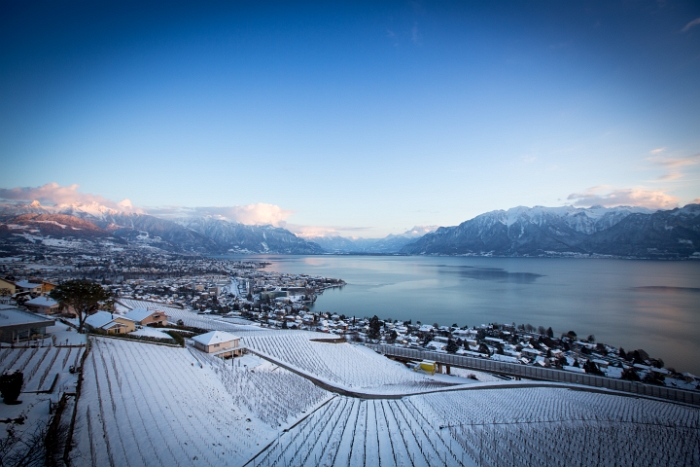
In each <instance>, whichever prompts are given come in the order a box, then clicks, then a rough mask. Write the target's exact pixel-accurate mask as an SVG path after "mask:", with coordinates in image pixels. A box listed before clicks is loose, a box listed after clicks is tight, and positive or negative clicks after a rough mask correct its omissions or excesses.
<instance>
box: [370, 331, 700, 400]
mask: <svg viewBox="0 0 700 467" xmlns="http://www.w3.org/2000/svg"><path fill="white" fill-rule="evenodd" d="M365 345H366V346H367V347H369V348H371V349H374V350H375V351H377V352H379V353H382V354H384V355H389V356H392V357H400V358H409V359H412V360H433V361H435V362H438V363H441V364H445V365H453V366H456V367H461V368H469V369H473V370H481V371H487V372H490V373H498V374H504V375H510V376H518V377H521V378H528V379H538V380H545V381H555V382H559V383H570V384H583V385H586V386H593V387H597V388H605V389H612V390H615V391H624V392H629V393H633V394H639V395H643V396H650V397H658V398H661V399H668V400H671V401H677V402H683V403H686V404H692V405H700V392H693V391H686V390H683V389H675V388H669V387H665V386H654V385H651V384H643V383H638V382H634V381H627V380H622V379H614V378H606V377H604V376H595V375H589V374H585V373H572V372H568V371H563V370H553V369H551V368H538V367H534V366H527V365H520V364H515V363H505V362H497V361H493V360H486V359H483V358H474V357H464V356H462V355H455V354H446V353H442V352H432V351H429V350H419V349H409V348H405V347H397V346H394V345H387V344H365Z"/></svg>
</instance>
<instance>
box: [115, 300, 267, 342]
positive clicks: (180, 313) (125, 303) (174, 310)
mask: <svg viewBox="0 0 700 467" xmlns="http://www.w3.org/2000/svg"><path fill="white" fill-rule="evenodd" d="M118 304H119V305H121V307H122V308H123V309H125V310H126V312H128V311H129V310H131V309H134V308H146V309H148V310H161V311H164V312H165V314H166V315H167V316H168V321H169V322H171V323H177V321H178V320H182V322H183V323H184V325H185V326H190V327H193V328H200V329H205V330H207V331H227V332H230V333H233V334H236V335H240V332H242V331H259V330H260V329H261V328H260V327H258V326H251V325H246V324H240V323H246V321H245V320H242V319H240V318H238V319H236V320H232V321H236V322H237V323H239V324H236V323H233V322H227V321H225V319H223V318H222V317H220V316H218V315H215V316H207V315H200V314H197V313H196V312H194V311H192V310H188V309H185V310H183V309H181V308H178V307H176V306H172V305H167V304H165V303H153V302H147V301H144V300H134V299H130V298H120V299H119V302H118ZM239 331H240V332H239Z"/></svg>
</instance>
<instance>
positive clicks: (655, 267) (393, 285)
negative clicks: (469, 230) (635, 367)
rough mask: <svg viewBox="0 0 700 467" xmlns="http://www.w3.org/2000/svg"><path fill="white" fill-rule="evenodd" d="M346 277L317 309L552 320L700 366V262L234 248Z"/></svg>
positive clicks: (678, 363) (276, 263) (404, 316)
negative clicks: (274, 251)
mask: <svg viewBox="0 0 700 467" xmlns="http://www.w3.org/2000/svg"><path fill="white" fill-rule="evenodd" d="M227 258H232V259H244V260H264V261H267V262H271V263H272V264H271V265H270V266H268V267H267V269H268V270H272V271H279V272H289V273H299V274H310V275H322V276H326V277H334V278H339V279H343V280H344V281H346V282H347V285H346V286H344V287H343V288H342V289H331V290H327V291H325V292H324V293H323V295H321V296H320V297H319V298H318V300H317V301H316V303H315V305H314V311H324V312H325V311H328V312H333V313H338V314H344V315H347V316H357V317H362V316H373V315H377V316H379V317H380V318H382V319H388V318H391V319H398V320H409V319H410V320H413V322H416V321H421V322H423V323H427V324H433V323H439V324H440V325H451V324H453V323H457V324H458V325H459V326H464V325H468V326H470V327H471V326H478V325H480V324H486V323H493V322H498V323H513V322H515V323H516V324H521V323H522V324H532V325H533V326H535V327H538V326H544V327H545V328H546V327H549V326H551V327H552V329H553V330H554V332H555V334H556V335H559V334H561V333H564V332H567V331H569V330H573V331H575V332H576V333H577V334H578V336H579V337H581V338H586V337H587V336H588V335H589V334H593V335H595V337H596V340H597V341H598V342H603V343H606V344H610V345H613V346H616V347H623V348H624V349H625V350H634V349H640V348H641V349H644V350H646V351H647V352H648V353H649V355H651V356H652V357H656V358H661V359H663V361H664V362H665V363H666V367H667V368H670V367H673V368H675V369H676V370H679V371H682V372H683V371H690V372H691V373H694V374H700V262H698V261H679V262H670V261H669V262H662V261H640V260H615V259H566V258H482V257H421V256H276V255H249V256H243V257H242V256H238V255H236V256H227Z"/></svg>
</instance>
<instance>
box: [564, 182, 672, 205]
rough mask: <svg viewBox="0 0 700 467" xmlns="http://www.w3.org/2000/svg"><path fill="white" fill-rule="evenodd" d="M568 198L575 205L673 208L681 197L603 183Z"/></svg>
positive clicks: (662, 192)
mask: <svg viewBox="0 0 700 467" xmlns="http://www.w3.org/2000/svg"><path fill="white" fill-rule="evenodd" d="M567 200H569V201H573V204H574V206H595V205H600V206H606V207H612V206H642V207H646V208H649V209H671V208H675V207H677V206H678V200H679V198H678V197H676V196H672V195H669V194H668V193H665V192H664V191H663V190H647V189H644V188H614V187H610V186H605V185H601V186H596V187H592V188H589V189H587V190H586V191H584V192H583V193H572V194H570V195H569V196H568V197H567Z"/></svg>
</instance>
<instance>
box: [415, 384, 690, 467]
mask: <svg viewBox="0 0 700 467" xmlns="http://www.w3.org/2000/svg"><path fill="white" fill-rule="evenodd" d="M409 401H410V402H411V403H412V404H413V405H414V406H415V407H416V408H417V410H419V411H421V412H423V413H428V412H429V411H432V413H433V414H434V415H430V416H427V419H428V420H430V421H431V425H432V428H433V429H436V430H439V431H444V432H449V433H450V436H452V438H453V439H454V441H455V442H457V443H458V444H460V445H461V446H462V447H463V448H464V449H465V450H466V451H467V452H468V453H469V455H470V456H471V457H472V458H473V459H474V460H475V461H477V463H478V464H479V465H484V466H498V465H567V466H568V465H582V466H587V465H610V466H613V465H617V466H627V465H630V466H631V465H661V466H670V465H677V466H682V465H698V464H699V463H700V410H698V409H696V408H690V407H685V406H681V405H677V404H670V403H665V402H657V401H652V400H647V399H637V398H633V397H623V396H612V395H605V394H598V393H593V392H588V391H573V390H567V389H553V388H516V389H490V390H482V391H464V392H451V393H440V394H430V395H425V396H418V397H411V398H409ZM441 427H442V428H441Z"/></svg>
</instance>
